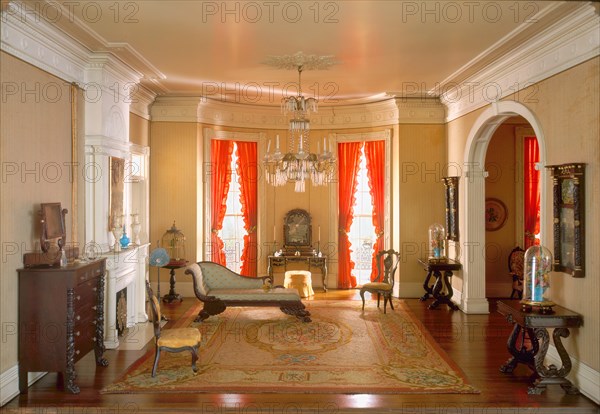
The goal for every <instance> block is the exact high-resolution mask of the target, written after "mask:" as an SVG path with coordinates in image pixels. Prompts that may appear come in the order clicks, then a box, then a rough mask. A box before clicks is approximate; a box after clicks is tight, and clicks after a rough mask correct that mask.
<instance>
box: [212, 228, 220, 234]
mask: <svg viewBox="0 0 600 414" xmlns="http://www.w3.org/2000/svg"><path fill="white" fill-rule="evenodd" d="M211 232H212V233H215V234H217V233H218V232H219V230H217V229H211Z"/></svg>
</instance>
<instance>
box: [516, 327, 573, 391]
mask: <svg viewBox="0 0 600 414" xmlns="http://www.w3.org/2000/svg"><path fill="white" fill-rule="evenodd" d="M534 332H535V336H536V338H539V339H541V341H542V344H541V348H540V352H538V353H537V354H536V355H535V371H536V373H537V374H538V375H539V376H540V378H538V379H537V380H536V381H535V382H534V383H533V386H532V387H529V389H528V390H527V393H528V394H541V393H543V392H544V391H545V390H546V387H547V386H548V385H551V384H558V385H560V386H561V387H562V389H563V390H565V392H566V393H567V394H571V395H576V394H579V389H578V388H577V387H576V386H575V385H573V384H572V383H571V381H569V380H568V379H566V378H565V377H566V376H567V375H568V374H569V372H570V371H571V358H570V357H569V354H568V353H567V351H566V350H565V347H564V345H563V344H562V341H561V339H560V338H561V337H563V338H567V337H568V336H569V329H568V328H556V329H554V332H553V333H552V339H553V340H554V346H555V347H556V351H557V352H558V355H559V356H560V360H561V362H562V364H563V365H562V367H561V368H560V369H559V368H558V367H556V366H555V365H554V364H550V365H549V366H548V367H546V366H545V365H544V358H545V357H546V353H547V352H548V346H549V345H550V336H549V335H548V331H547V330H546V328H535V329H534Z"/></svg>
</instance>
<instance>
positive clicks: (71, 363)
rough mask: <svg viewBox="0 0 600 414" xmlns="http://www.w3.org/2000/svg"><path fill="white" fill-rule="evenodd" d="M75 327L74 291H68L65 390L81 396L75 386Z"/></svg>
mask: <svg viewBox="0 0 600 414" xmlns="http://www.w3.org/2000/svg"><path fill="white" fill-rule="evenodd" d="M74 327H75V311H74V310H73V289H67V366H66V370H65V374H66V378H65V388H66V389H67V390H68V391H69V392H71V393H73V394H79V387H78V386H77V385H76V384H75V378H76V376H77V375H76V373H75V338H74V336H73V331H74Z"/></svg>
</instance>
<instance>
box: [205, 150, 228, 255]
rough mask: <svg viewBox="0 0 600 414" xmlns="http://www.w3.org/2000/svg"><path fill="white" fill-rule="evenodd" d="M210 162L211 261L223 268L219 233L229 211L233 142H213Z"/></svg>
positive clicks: (222, 253)
mask: <svg viewBox="0 0 600 414" xmlns="http://www.w3.org/2000/svg"><path fill="white" fill-rule="evenodd" d="M210 150H211V154H210V160H211V166H212V174H211V186H212V194H211V202H212V212H211V229H210V234H211V236H210V242H211V246H210V247H211V249H210V252H211V257H210V260H211V261H213V262H215V263H219V264H221V265H223V266H225V265H226V264H227V261H226V259H225V251H224V250H223V249H224V247H225V244H224V243H223V240H221V238H220V237H219V231H220V230H221V229H222V228H223V219H224V218H225V211H226V210H227V193H228V192H229V183H230V182H231V170H230V168H229V166H230V164H231V153H232V152H233V141H223V140H216V139H214V140H212V142H211V145H210Z"/></svg>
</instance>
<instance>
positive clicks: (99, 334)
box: [94, 275, 108, 367]
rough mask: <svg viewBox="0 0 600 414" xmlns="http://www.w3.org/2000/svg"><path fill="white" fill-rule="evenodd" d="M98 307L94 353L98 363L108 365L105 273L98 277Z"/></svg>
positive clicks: (102, 365)
mask: <svg viewBox="0 0 600 414" xmlns="http://www.w3.org/2000/svg"><path fill="white" fill-rule="evenodd" d="M96 303H97V309H96V321H95V323H96V344H95V346H94V354H95V356H96V365H98V366H101V367H107V366H108V361H107V360H106V358H104V357H103V356H104V351H105V350H106V348H105V347H104V275H101V276H100V277H99V278H98V295H97V300H96Z"/></svg>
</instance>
